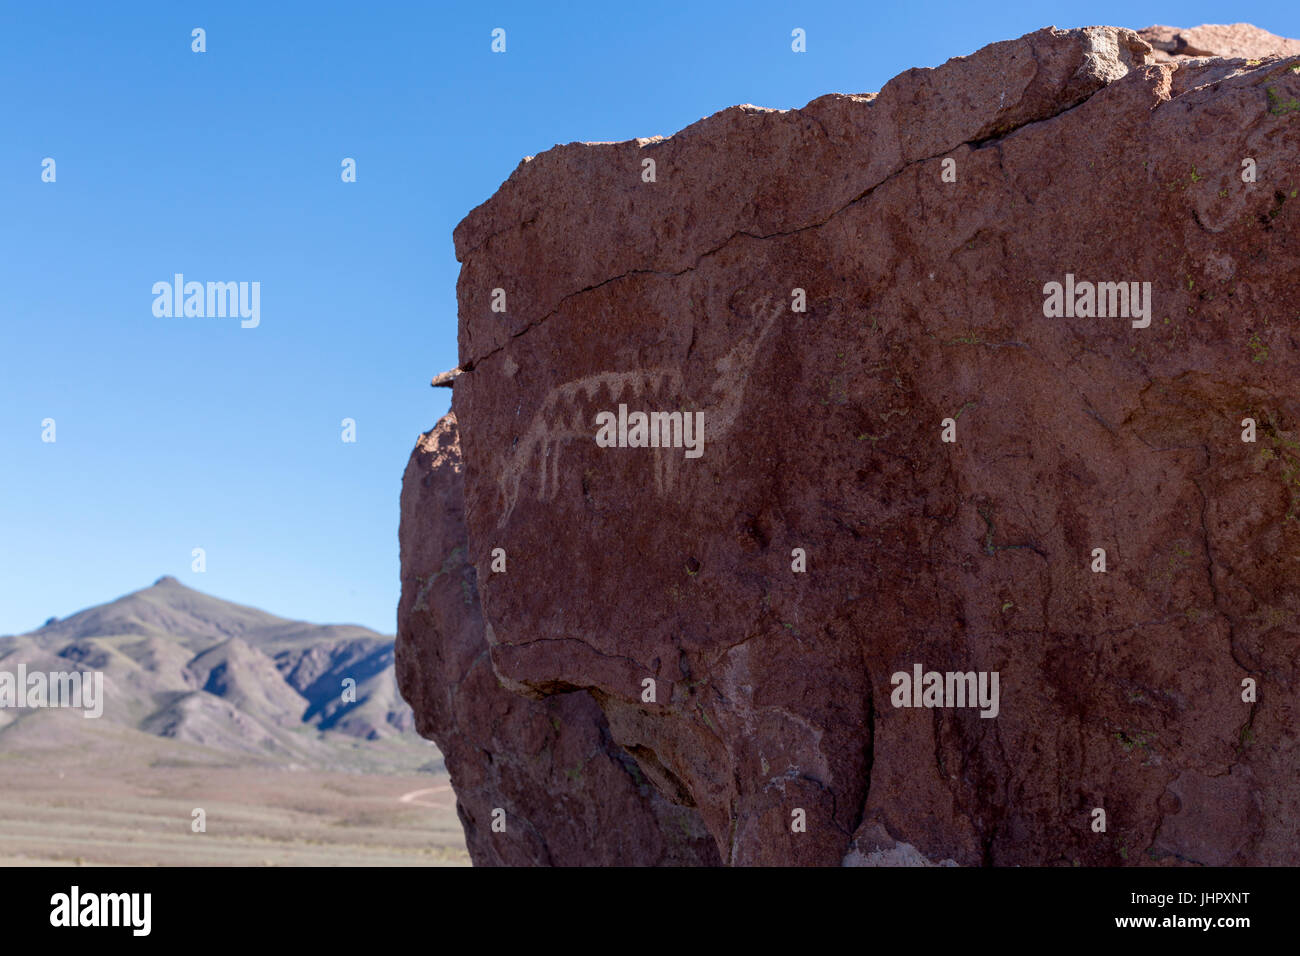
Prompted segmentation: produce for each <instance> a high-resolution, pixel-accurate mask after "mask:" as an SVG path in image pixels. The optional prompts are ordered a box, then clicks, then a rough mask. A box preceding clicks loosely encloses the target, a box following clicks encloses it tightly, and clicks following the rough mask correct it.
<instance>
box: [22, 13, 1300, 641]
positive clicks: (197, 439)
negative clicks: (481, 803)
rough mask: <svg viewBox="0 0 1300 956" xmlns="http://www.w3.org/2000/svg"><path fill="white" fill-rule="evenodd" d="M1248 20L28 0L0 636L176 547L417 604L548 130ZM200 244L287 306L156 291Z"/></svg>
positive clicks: (302, 613) (257, 586) (68, 607)
mask: <svg viewBox="0 0 1300 956" xmlns="http://www.w3.org/2000/svg"><path fill="white" fill-rule="evenodd" d="M1236 21H1249V22H1253V23H1255V24H1256V25H1258V26H1261V27H1264V28H1265V29H1268V30H1271V31H1273V32H1274V33H1279V34H1282V35H1284V36H1292V37H1300V8H1298V7H1296V6H1295V5H1294V4H1283V3H1280V2H1277V3H1275V2H1262V3H1246V4H1244V5H1243V4H1240V3H1234V4H1211V3H1199V2H1179V3H1172V2H1166V3H1145V2H1140V0H1139V2H1126V3H1115V2H1099V3H1025V2H1017V0H1011V2H1002V3H922V2H912V3H888V4H870V3H862V2H844V3H838V2H836V3H818V2H815V0H808V2H800V3H764V2H761V0H759V2H745V3H738V2H737V3H715V4H707V3H690V4H687V3H649V4H646V3H627V4H616V3H610V2H608V0H605V2H599V3H596V2H563V3H551V4H538V3H536V2H532V3H517V4H504V3H495V4H493V3H482V4H479V3H466V4H445V3H414V2H411V3H385V2H378V0H372V2H368V3H325V2H312V3H271V2H267V0H257V2H232V0H223V2H220V3H177V2H155V3H141V2H130V0H123V2H121V3H105V2H102V0H95V2H70V3H61V4H39V3H19V2H16V0H0V634H3V633H18V632H22V631H26V630H30V629H32V628H34V627H37V626H39V625H40V624H41V622H42V621H44V620H45V619H46V618H47V617H50V616H51V615H57V616H60V617H64V616H67V615H68V614H70V613H72V612H74V611H76V610H78V609H80V608H82V607H86V606H88V605H92V604H98V603H101V602H103V601H107V600H110V599H112V598H114V597H117V596H119V595H120V594H123V593H125V592H128V591H133V590H136V589H138V588H141V587H146V586H148V585H149V584H150V583H152V582H153V580H154V579H155V578H157V577H159V576H160V575H163V574H172V575H175V576H176V577H177V578H179V579H180V580H181V581H182V582H183V583H186V584H188V585H190V586H192V587H196V588H198V589H200V590H203V591H207V592H209V593H212V594H215V595H218V596H220V597H224V598H228V599H231V600H235V601H238V602H241V603H245V604H252V605H255V606H258V607H262V608H265V609H266V610H269V611H272V612H274V613H278V614H283V615H285V616H289V617H299V618H304V619H307V620H313V621H318V622H338V623H343V622H347V623H358V624H364V625H368V626H370V627H373V628H375V629H376V630H380V631H383V632H386V633H391V632H392V631H393V629H394V627H395V623H394V619H395V609H396V605H397V597H398V590H399V586H400V578H399V570H398V551H397V522H398V493H399V490H400V486H401V477H402V471H403V468H404V467H405V464H406V459H407V456H408V455H409V453H410V450H411V448H412V446H413V444H414V441H415V438H416V436H417V435H418V434H419V433H420V432H421V431H424V430H427V429H428V428H429V427H430V426H431V425H432V424H433V423H434V422H435V421H436V420H437V419H438V418H439V417H440V416H441V415H442V414H443V413H444V412H445V411H446V410H447V406H448V401H449V399H450V395H451V393H450V391H448V390H445V389H431V388H430V387H429V379H430V377H431V376H432V375H434V374H435V373H437V372H441V371H444V370H446V369H449V368H452V367H454V366H455V365H456V362H457V358H456V297H455V296H456V276H457V271H458V268H459V267H458V264H457V262H456V260H455V256H454V254H453V248H452V241H451V232H452V229H453V228H454V227H455V225H456V224H457V223H458V222H459V221H460V220H461V218H463V217H464V215H465V214H466V213H467V212H468V211H469V210H470V209H472V208H473V207H474V206H476V205H477V204H479V203H480V202H482V201H483V200H485V199H486V198H487V197H488V196H490V195H491V194H492V193H493V192H494V191H495V190H496V188H497V187H498V186H499V185H500V184H501V182H502V181H503V180H504V179H505V178H506V177H507V176H508V175H509V174H510V172H511V170H513V169H514V167H515V165H516V164H517V163H518V162H519V160H520V159H521V158H522V157H523V156H526V155H531V154H536V153H540V152H542V151H544V150H546V149H548V148H550V147H551V146H552V145H554V144H556V143H567V142H572V141H575V140H595V141H602V140H603V141H608V140H622V139H630V138H633V137H637V136H653V135H669V134H671V133H673V132H675V131H676V130H679V129H681V128H682V127H684V126H686V125H688V124H690V123H692V122H694V121H696V120H698V119H699V118H700V117H702V116H707V115H709V114H711V113H714V112H716V111H717V110H720V109H723V108H725V107H727V106H730V105H733V104H736V103H754V104H757V105H761V106H769V107H779V108H790V107H799V106H802V105H804V104H805V103H807V102H808V101H809V100H811V99H813V98H815V97H817V96H819V95H821V94H823V93H827V92H850V93H856V92H868V91H874V90H878V89H880V87H881V85H882V84H884V82H885V81H886V80H888V79H889V78H890V77H892V76H894V75H895V74H897V73H899V72H901V71H903V70H905V69H907V68H909V67H912V66H937V65H938V64H940V63H942V62H943V61H944V60H946V59H948V58H949V57H952V56H959V55H964V54H967V53H971V52H973V51H974V50H976V49H978V48H979V47H981V46H983V45H985V44H987V43H991V42H993V41H996V40H1002V39H1008V38H1011V37H1016V36H1020V35H1021V34H1024V33H1027V32H1030V31H1032V30H1034V29H1037V28H1039V27H1042V26H1048V25H1056V26H1060V27H1073V26H1087V25H1091V24H1098V23H1107V24H1114V25H1117V26H1127V27H1133V28H1140V27H1143V26H1148V25H1150V24H1152V23H1164V24H1171V25H1176V26H1193V25H1196V24H1199V23H1223V22H1236ZM196 27H201V28H203V29H204V30H205V31H206V46H207V50H206V52H204V53H195V52H193V51H192V50H191V45H192V42H193V40H192V36H191V31H192V30H193V29H194V28H196ZM496 27H500V28H503V29H504V30H505V31H506V52H505V53H504V54H494V53H493V52H491V48H490V47H491V32H492V30H493V29H494V28H496ZM795 27H802V28H803V29H804V30H806V31H807V38H808V39H807V44H808V51H807V53H805V54H794V53H792V52H791V50H790V31H791V30H792V29H794V28H795ZM47 157H49V158H52V159H54V161H55V167H54V171H55V181H54V182H52V183H50V182H43V181H42V162H43V160H44V159H46V158H47ZM345 157H350V158H352V159H354V160H355V161H356V173H357V175H356V180H357V181H356V182H355V183H344V182H343V181H342V179H341V175H340V173H341V163H342V161H343V159H344V158H345ZM178 272H179V273H183V274H184V275H185V277H186V280H187V281H191V280H195V281H200V282H208V281H222V282H224V281H233V282H240V281H243V282H250V283H251V282H258V283H260V287H259V288H260V324H259V325H258V326H257V327H256V328H247V329H246V328H241V325H240V320H239V318H199V317H171V318H168V317H158V316H156V315H155V314H154V308H153V306H154V300H155V297H154V293H153V291H152V289H153V285H154V283H155V282H160V281H167V282H170V281H171V279H172V277H173V275H174V274H175V273H178ZM345 418H351V419H353V420H355V422H356V439H357V440H356V441H355V443H345V442H343V441H342V439H341V435H342V431H343V429H342V425H341V422H342V420H343V419H345ZM45 419H53V420H54V423H55V426H54V427H55V432H54V437H55V439H56V440H55V441H54V442H45V441H42V434H43V432H44V431H46V429H45V428H44V427H43V425H42V422H43V421H44V420H45ZM195 548H203V549H204V551H205V553H206V571H204V572H203V573H195V572H194V571H193V570H192V562H193V558H192V553H193V549H195Z"/></svg>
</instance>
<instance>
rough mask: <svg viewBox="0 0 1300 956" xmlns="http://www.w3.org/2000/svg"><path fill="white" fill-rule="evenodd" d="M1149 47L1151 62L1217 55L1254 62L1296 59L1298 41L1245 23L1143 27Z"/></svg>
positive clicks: (1144, 36)
mask: <svg viewBox="0 0 1300 956" xmlns="http://www.w3.org/2000/svg"><path fill="white" fill-rule="evenodd" d="M1138 36H1140V37H1142V39H1143V40H1146V41H1147V42H1148V43H1150V44H1151V46H1152V59H1153V60H1157V61H1159V62H1168V61H1170V60H1175V59H1178V58H1180V57H1204V56H1217V57H1226V58H1229V59H1240V60H1255V59H1262V58H1264V57H1271V56H1300V40H1289V39H1287V38H1286V37H1280V36H1277V35H1276V34H1273V33H1269V32H1268V31H1267V30H1261V29H1260V28H1259V27H1256V26H1252V25H1251V24H1249V23H1232V24H1217V23H1207V24H1205V25H1204V26H1199V27H1193V28H1192V29H1190V30H1180V29H1179V28H1178V27H1161V26H1155V27H1147V28H1146V29H1145V30H1139V31H1138Z"/></svg>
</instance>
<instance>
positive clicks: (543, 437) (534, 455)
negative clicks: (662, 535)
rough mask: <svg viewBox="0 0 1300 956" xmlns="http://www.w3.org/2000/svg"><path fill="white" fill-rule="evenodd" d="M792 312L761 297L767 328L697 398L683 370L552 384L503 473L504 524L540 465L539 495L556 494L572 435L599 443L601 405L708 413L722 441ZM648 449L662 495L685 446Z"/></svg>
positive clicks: (720, 366)
mask: <svg viewBox="0 0 1300 956" xmlns="http://www.w3.org/2000/svg"><path fill="white" fill-rule="evenodd" d="M786 309H787V306H786V304H785V302H784V301H783V300H782V299H781V298H780V297H779V296H773V295H771V294H768V295H766V296H764V297H763V298H761V299H760V300H759V303H758V307H757V308H756V309H755V316H756V318H759V319H760V320H761V325H760V327H759V328H758V329H757V331H756V332H755V333H754V334H752V335H748V336H745V338H744V339H742V341H741V342H739V343H738V344H737V345H736V346H735V348H733V349H731V350H730V351H729V352H727V354H726V355H724V356H722V357H721V358H720V359H718V361H717V362H715V363H714V369H715V371H716V373H717V375H716V377H714V378H713V380H712V382H711V383H710V384H709V387H708V389H707V390H706V391H705V393H704V395H703V396H701V398H700V399H698V400H695V399H693V398H692V397H691V396H688V395H686V394H685V393H686V381H685V378H684V377H683V375H682V370H681V369H680V368H676V367H661V368H650V369H630V370H626V371H619V372H599V373H597V374H595V375H589V376H586V377H585V378H579V379H574V380H573V381H570V382H565V383H563V384H562V385H557V386H556V387H555V388H553V389H551V391H550V392H549V393H547V396H546V398H545V399H544V400H543V402H542V406H541V408H540V409H538V411H537V412H536V414H534V415H533V417H532V419H531V420H530V421H529V424H528V427H527V429H525V431H524V432H523V434H521V435H520V436H519V437H518V438H517V439H516V440H515V442H514V444H513V449H512V455H511V457H510V458H509V459H508V460H507V461H506V462H505V467H504V468H503V469H502V472H501V475H500V477H499V478H498V487H499V488H500V491H501V496H502V510H501V517H500V519H499V521H498V526H500V525H502V524H504V523H505V522H506V521H507V520H508V519H509V518H510V515H511V513H512V512H513V511H514V509H515V505H516V504H518V502H519V496H520V493H521V490H522V488H523V485H524V482H525V479H526V478H527V477H528V476H529V474H530V473H532V472H533V468H534V467H535V468H536V482H535V484H536V490H535V494H536V497H537V499H538V500H543V501H546V500H552V499H554V497H555V495H556V492H557V491H558V490H559V484H560V462H561V458H562V452H563V448H564V446H565V445H566V444H567V443H568V442H570V441H573V440H579V441H594V436H595V434H596V414H597V412H598V411H600V410H602V409H609V408H616V407H617V406H618V404H619V403H620V402H625V403H627V404H629V405H635V406H636V407H639V408H655V409H664V410H670V409H683V410H684V409H687V408H692V409H698V410H700V411H703V412H704V421H705V423H706V424H705V427H706V428H707V429H708V433H709V440H710V441H713V442H716V441H718V440H719V439H721V438H723V437H724V436H725V435H726V434H727V433H728V432H730V431H731V429H732V428H733V427H734V426H735V423H736V419H737V418H738V417H739V416H740V411H741V407H742V405H743V402H744V397H745V388H746V385H747V383H748V381H749V374H750V370H751V368H752V367H753V365H754V361H755V359H756V358H757V356H758V352H759V349H760V348H761V346H762V344H763V342H765V341H766V339H767V338H768V336H769V335H770V334H771V332H772V329H773V328H774V327H775V325H776V320H777V319H778V318H779V317H780V316H781V315H782V314H783V313H784V312H785V311H786ZM645 452H646V453H647V454H648V455H650V456H651V458H652V461H653V479H654V489H655V493H656V494H657V495H663V494H666V493H667V492H668V491H670V490H671V489H672V488H673V487H674V485H675V483H676V479H677V469H678V468H680V467H681V457H682V456H681V451H680V450H678V449H673V448H648V449H645Z"/></svg>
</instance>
